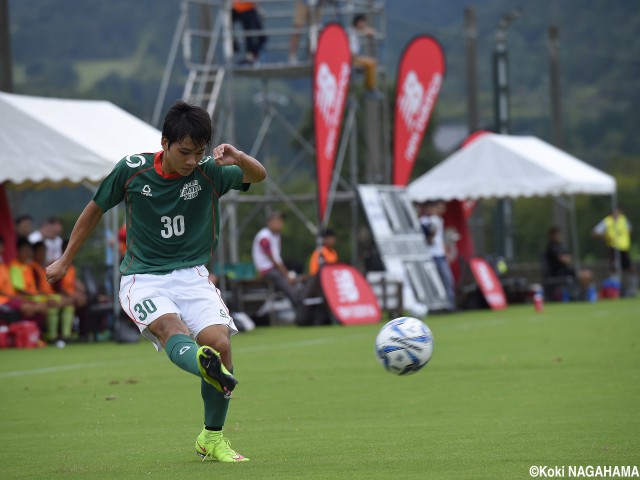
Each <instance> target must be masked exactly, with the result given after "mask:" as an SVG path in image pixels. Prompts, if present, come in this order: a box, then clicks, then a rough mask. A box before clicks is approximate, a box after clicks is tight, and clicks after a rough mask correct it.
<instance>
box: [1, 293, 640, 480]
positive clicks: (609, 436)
mask: <svg viewBox="0 0 640 480" xmlns="http://www.w3.org/2000/svg"><path fill="white" fill-rule="evenodd" d="M427 323H428V324H429V326H430V327H431V329H432V331H433V333H434V338H435V353H434V357H433V359H432V361H431V363H430V364H429V365H428V366H427V367H426V368H425V369H424V370H423V371H421V372H420V373H418V374H416V375H414V376H409V377H395V376H392V375H390V374H388V373H386V372H385V371H384V370H383V369H382V367H381V366H380V365H379V364H378V363H377V361H376V359H375V355H374V351H373V343H374V338H375V335H376V332H377V330H378V329H379V327H380V326H379V325H373V326H363V327H338V326H331V327H317V328H296V327H277V328H263V329H259V330H257V331H254V332H251V333H248V334H242V335H239V336H237V337H235V339H234V353H235V367H236V373H237V376H238V378H239V379H240V385H239V386H238V388H237V390H236V392H235V393H234V398H233V400H232V404H231V409H230V413H229V417H228V418H227V427H226V432H227V436H228V437H229V438H230V439H231V441H232V445H233V446H234V447H235V448H236V449H237V450H238V451H240V452H241V453H243V454H245V455H246V456H248V457H250V458H251V459H252V461H251V462H247V463H244V464H231V465H229V464H220V463H215V462H201V461H200V460H199V459H198V458H197V457H196V455H195V454H194V450H193V444H194V442H195V437H196V435H197V434H198V433H199V431H200V429H201V421H202V420H201V402H200V394H199V391H200V388H199V383H198V380H197V379H196V378H195V377H193V376H191V375H189V374H187V373H185V372H182V371H180V370H178V369H177V368H176V367H175V366H173V365H172V364H171V363H170V362H169V361H168V359H167V358H166V357H165V356H164V354H163V355H158V354H156V353H155V352H154V349H153V347H152V346H151V344H150V343H149V342H147V341H146V340H143V341H141V342H140V343H139V344H134V345H116V344H97V345H72V346H69V347H67V348H65V349H62V350H58V349H55V348H45V349H41V350H31V351H19V350H4V351H0V399H1V400H0V401H1V404H0V406H1V412H2V413H1V417H0V418H1V423H0V427H1V428H0V465H1V467H0V469H1V470H0V476H1V477H2V478H3V479H8V478H12V479H13V478H46V479H49V478H67V479H76V478H85V479H120V478H132V479H133V478H136V479H139V478H161V479H172V480H177V479H205V478H216V479H223V478H233V479H318V478H322V479H340V478H348V479H378V478H390V479H405V478H407V479H413V478H415V479H418V478H420V479H422V478H425V479H431V478H443V479H466V478H505V479H512V478H530V476H529V467H530V466H531V465H550V466H556V465H558V466H562V465H565V466H569V465H593V466H596V465H638V466H640V368H639V367H640V300H619V301H601V302H598V303H595V304H586V303H584V304H579V303H576V304H557V305H546V308H545V311H544V312H543V313H541V314H537V313H535V312H534V310H533V307H532V306H530V305H529V306H521V307H510V308H509V309H508V310H506V311H503V312H490V311H480V312H470V313H460V314H454V315H439V316H435V315H434V316H431V317H429V318H428V319H427Z"/></svg>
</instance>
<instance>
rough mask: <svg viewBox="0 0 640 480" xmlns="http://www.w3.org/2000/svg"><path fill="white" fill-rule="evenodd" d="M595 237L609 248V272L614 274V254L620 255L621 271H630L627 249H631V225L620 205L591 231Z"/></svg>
mask: <svg viewBox="0 0 640 480" xmlns="http://www.w3.org/2000/svg"><path fill="white" fill-rule="evenodd" d="M593 235H594V236H595V237H599V238H603V239H604V241H605V243H606V244H607V247H608V248H609V261H610V262H611V271H612V272H615V271H616V270H617V268H616V263H615V262H616V252H619V254H620V266H621V267H622V271H623V272H626V271H629V270H631V258H630V257H629V249H630V248H631V224H630V223H629V220H627V217H626V216H625V214H624V212H623V211H622V207H621V206H620V205H618V206H616V207H614V208H613V210H612V211H611V213H610V214H609V215H607V216H606V217H605V218H603V219H602V220H601V221H600V222H599V223H598V224H597V225H596V226H595V227H594V229H593Z"/></svg>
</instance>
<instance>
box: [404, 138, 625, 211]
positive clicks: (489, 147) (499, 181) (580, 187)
mask: <svg viewBox="0 0 640 480" xmlns="http://www.w3.org/2000/svg"><path fill="white" fill-rule="evenodd" d="M615 191H616V181H615V179H614V178H613V177H612V176H611V175H608V174H606V173H604V172H602V171H600V170H598V169H596V168H594V167H592V166H591V165H588V164H586V163H584V162H583V161H581V160H578V159H577V158H575V157H573V156H571V155H569V154H568V153H566V152H563V151H562V150H559V149H558V148H556V147H554V146H552V145H550V144H548V143H546V142H543V141H542V140H540V139H538V138H536V137H519V136H509V135H498V134H486V135H483V136H481V137H480V138H478V139H476V140H475V141H473V142H472V143H471V144H469V145H468V146H467V147H465V148H463V149H461V150H458V151H457V152H455V153H454V154H452V155H450V156H449V157H448V158H446V159H445V160H443V161H442V162H441V163H440V164H438V165H437V166H435V167H434V168H432V169H431V170H429V171H428V172H427V173H425V174H424V175H422V176H421V177H419V178H417V179H416V180H414V181H413V182H411V183H410V184H409V187H408V192H409V198H411V200H413V201H416V202H424V201H426V200H435V199H442V200H454V199H455V200H467V199H478V198H515V197H534V196H559V195H574V194H597V195H613V194H615Z"/></svg>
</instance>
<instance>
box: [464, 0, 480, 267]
mask: <svg viewBox="0 0 640 480" xmlns="http://www.w3.org/2000/svg"><path fill="white" fill-rule="evenodd" d="M464 38H465V46H466V47H465V51H466V58H467V62H466V63H467V67H466V71H467V130H468V132H469V134H472V133H473V132H475V131H476V130H478V128H480V120H479V115H478V68H477V48H476V46H477V41H478V28H477V26H476V9H475V8H474V7H472V6H466V7H465V8H464ZM483 210H484V208H483V205H482V200H478V201H477V202H476V205H475V208H474V209H473V214H472V216H471V218H469V227H470V230H471V236H472V237H473V244H474V246H475V250H476V253H477V254H478V255H483V254H484V253H485V239H484V235H485V228H484V212H483Z"/></svg>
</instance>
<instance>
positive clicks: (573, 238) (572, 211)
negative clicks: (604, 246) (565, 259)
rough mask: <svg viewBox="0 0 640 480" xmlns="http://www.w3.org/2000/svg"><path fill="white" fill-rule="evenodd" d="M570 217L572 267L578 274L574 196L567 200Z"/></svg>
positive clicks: (578, 252)
mask: <svg viewBox="0 0 640 480" xmlns="http://www.w3.org/2000/svg"><path fill="white" fill-rule="evenodd" d="M569 208H570V217H571V246H572V250H573V252H572V256H573V265H574V268H575V270H576V273H579V272H580V245H579V244H578V224H577V220H576V196H575V195H571V197H570V199H569Z"/></svg>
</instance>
